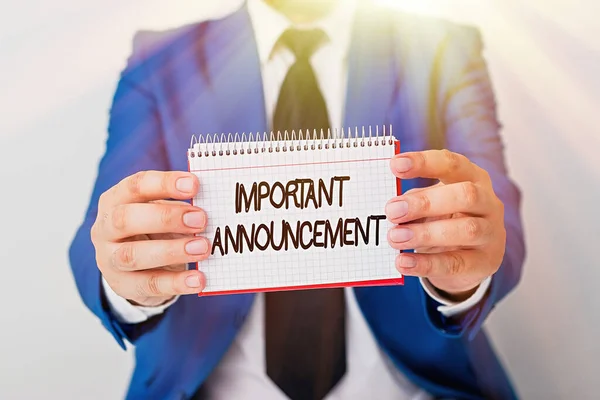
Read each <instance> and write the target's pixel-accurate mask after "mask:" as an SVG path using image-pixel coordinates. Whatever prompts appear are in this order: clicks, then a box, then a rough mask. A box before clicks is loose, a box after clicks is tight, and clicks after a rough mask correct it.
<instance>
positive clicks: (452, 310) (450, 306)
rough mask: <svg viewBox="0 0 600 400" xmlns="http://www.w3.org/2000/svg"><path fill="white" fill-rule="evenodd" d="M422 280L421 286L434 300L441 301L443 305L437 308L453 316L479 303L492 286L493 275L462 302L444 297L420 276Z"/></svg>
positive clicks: (445, 314)
mask: <svg viewBox="0 0 600 400" xmlns="http://www.w3.org/2000/svg"><path fill="white" fill-rule="evenodd" d="M419 280H420V281H421V286H423V290H425V293H427V294H428V295H429V297H431V298H432V299H433V300H435V301H437V302H438V303H441V304H442V305H440V306H438V308H437V310H438V311H439V312H440V313H442V314H443V315H444V316H445V317H448V318H449V317H453V316H455V315H458V314H461V313H463V312H465V311H467V310H469V309H470V308H472V307H473V306H475V305H477V303H479V302H480V301H481V300H482V299H483V297H484V296H485V292H487V290H488V288H489V287H490V283H491V282H492V277H491V276H489V277H487V278H486V279H485V280H484V281H483V282H481V283H480V284H479V287H478V288H477V290H476V291H475V293H473V294H472V295H471V297H469V298H468V299H466V300H464V301H460V302H456V301H450V300H448V299H447V298H445V297H443V296H442V295H441V294H440V292H439V291H438V290H437V289H436V288H435V287H434V286H433V285H432V284H431V282H429V280H428V279H427V278H419Z"/></svg>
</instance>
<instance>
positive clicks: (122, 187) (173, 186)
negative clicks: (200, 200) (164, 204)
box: [100, 171, 199, 207]
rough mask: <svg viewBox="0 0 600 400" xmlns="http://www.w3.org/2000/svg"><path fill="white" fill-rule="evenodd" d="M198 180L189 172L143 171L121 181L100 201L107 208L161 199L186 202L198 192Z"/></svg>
mask: <svg viewBox="0 0 600 400" xmlns="http://www.w3.org/2000/svg"><path fill="white" fill-rule="evenodd" d="M198 187H199V182H198V178H197V177H196V176H195V175H194V174H192V173H189V172H179V171H173V172H162V171H141V172H138V173H136V174H133V175H131V176H128V177H127V178H125V179H123V180H121V181H120V182H119V183H118V184H117V185H115V186H113V187H112V188H111V189H109V190H108V191H107V192H106V193H104V194H103V195H102V197H101V199H100V201H101V203H102V205H103V206H105V207H110V206H114V205H117V204H126V203H142V202H148V201H152V200H160V199H169V198H172V199H177V200H185V199H190V198H192V197H193V196H194V195H195V194H196V193H197V192H198Z"/></svg>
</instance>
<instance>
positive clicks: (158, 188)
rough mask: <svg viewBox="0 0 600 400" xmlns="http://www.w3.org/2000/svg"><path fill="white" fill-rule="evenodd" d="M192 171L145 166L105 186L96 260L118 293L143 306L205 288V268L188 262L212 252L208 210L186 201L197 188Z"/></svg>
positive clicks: (96, 234)
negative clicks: (205, 235)
mask: <svg viewBox="0 0 600 400" xmlns="http://www.w3.org/2000/svg"><path fill="white" fill-rule="evenodd" d="M198 187H199V182H198V178H196V176H195V175H194V174H191V173H188V172H159V171H144V172H138V173H136V174H134V175H131V176H128V177H127V178H125V179H123V180H122V181H121V182H119V183H118V184H116V185H115V186H113V187H112V188H110V189H109V190H107V191H106V192H104V193H103V194H102V195H101V196H100V200H99V203H98V216H97V218H96V221H95V222H94V225H93V226H92V229H91V237H92V243H93V244H94V247H95V249H96V262H97V264H98V268H99V269H100V272H101V273H102V275H103V276H104V279H105V280H106V282H107V283H108V284H109V285H110V287H111V288H112V289H113V290H114V291H115V293H117V294H118V295H119V296H121V297H123V298H125V299H127V300H129V301H130V302H132V303H134V304H138V305H143V306H149V307H151V306H157V305H160V304H162V303H165V302H167V301H169V300H170V299H172V298H173V297H174V296H176V295H181V294H195V293H196V294H197V293H199V292H201V291H202V290H203V289H204V286H205V277H204V274H202V273H201V272H200V271H197V270H187V263H188V262H196V261H201V260H205V259H206V258H207V257H208V256H209V254H210V243H209V241H208V240H207V239H206V238H203V237H197V236H194V234H197V233H199V232H202V231H203V230H204V228H205V227H206V222H207V216H206V213H205V212H204V211H203V210H202V209H200V208H198V207H194V206H192V205H190V204H188V203H185V202H183V201H167V200H164V199H178V200H187V199H191V198H192V197H194V196H195V195H196V193H197V192H198Z"/></svg>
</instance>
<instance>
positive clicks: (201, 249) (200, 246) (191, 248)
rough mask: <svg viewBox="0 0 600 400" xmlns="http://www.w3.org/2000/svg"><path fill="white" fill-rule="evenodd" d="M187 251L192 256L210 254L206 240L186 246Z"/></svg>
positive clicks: (196, 241)
mask: <svg viewBox="0 0 600 400" xmlns="http://www.w3.org/2000/svg"><path fill="white" fill-rule="evenodd" d="M185 251H186V252H187V253H188V254H191V255H201V254H205V253H206V252H208V242H207V241H206V239H199V240H192V241H191V242H188V243H187V244H186V245H185Z"/></svg>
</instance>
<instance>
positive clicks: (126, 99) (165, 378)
mask: <svg viewBox="0 0 600 400" xmlns="http://www.w3.org/2000/svg"><path fill="white" fill-rule="evenodd" d="M481 51H482V45H481V41H480V36H479V34H478V32H477V31H476V30H475V29H473V28H469V27H463V26H457V25H453V24H450V23H447V22H444V21H440V20H434V19H429V18H425V17H415V16H408V15H404V14H401V13H396V12H390V11H389V10H385V11H378V10H374V9H370V10H362V11H360V12H359V13H358V18H357V21H356V22H355V26H354V28H353V38H352V45H351V49H350V54H349V80H348V91H347V102H346V106H345V120H344V122H345V124H344V126H355V125H358V126H360V125H377V124H393V126H394V134H395V135H396V137H397V138H398V139H399V140H400V141H401V143H402V149H403V151H414V150H422V149H427V148H432V147H442V146H443V147H446V148H448V149H450V150H452V151H456V152H459V153H462V154H465V155H466V156H467V157H469V158H470V159H471V160H472V161H473V162H475V163H477V164H479V165H480V166H481V167H482V168H484V169H486V170H487V171H488V172H489V174H490V175H491V178H492V180H493V184H494V188H495V190H496V193H497V194H498V196H499V197H500V198H501V200H503V202H504V204H505V215H506V229H507V236H508V239H507V240H508V242H507V246H506V253H505V257H504V262H503V264H502V266H501V268H500V270H499V271H498V273H497V274H496V275H495V276H494V278H493V280H492V284H491V287H490V289H489V291H488V293H487V294H486V297H485V299H484V300H483V301H482V302H481V303H480V304H479V305H478V306H477V307H475V308H473V309H471V310H470V311H469V312H467V313H466V314H465V315H462V316H460V317H459V318H452V319H447V318H444V317H443V316H442V315H441V314H440V313H439V312H437V310H436V306H437V304H436V303H435V302H434V301H433V300H431V299H430V298H428V297H427V296H426V295H425V294H424V292H423V289H422V287H421V286H420V284H419V282H418V280H417V279H414V278H407V279H406V284H405V285H404V286H398V287H372V288H369V287H365V288H356V289H354V290H355V293H356V297H357V299H358V303H359V305H360V308H361V310H362V312H363V314H364V316H365V318H366V320H367V321H368V323H369V325H370V327H371V330H372V332H373V334H374V336H375V338H376V339H377V342H378V343H379V345H380V346H381V348H382V349H383V350H384V351H385V352H386V353H387V355H388V356H389V357H390V358H391V360H393V362H394V363H395V365H396V367H397V368H398V369H399V370H400V371H402V373H404V374H405V375H406V376H407V377H408V378H409V379H410V380H412V381H413V382H414V383H415V384H417V385H419V386H421V387H423V388H424V389H426V390H427V391H429V392H430V393H432V394H434V395H436V396H439V397H452V398H459V399H479V398H498V399H509V398H514V397H515V394H514V392H513V389H512V387H511V384H510V382H509V379H508V377H507V375H506V374H505V372H504V370H503V368H502V366H501V365H500V363H499V361H498V359H497V358H496V356H495V354H494V352H493V349H492V347H491V346H490V343H489V342H488V339H487V338H486V336H485V334H484V333H483V331H482V330H481V325H482V323H483V322H484V320H485V319H486V317H487V316H488V315H489V313H490V312H491V310H492V309H493V308H494V306H495V305H496V304H497V303H498V301H500V300H501V299H502V298H503V297H504V296H505V295H506V294H507V293H508V292H509V291H510V290H512V289H513V288H514V286H515V285H516V283H517V282H518V280H519V277H520V273H521V265H522V262H523V258H524V244H523V238H522V232H521V223H520V218H519V210H518V209H519V202H520V195H519V191H518V190H517V188H516V187H515V186H514V185H513V183H511V181H510V180H509V178H508V177H507V174H506V170H505V166H504V162H503V146H502V143H501V139H500V137H499V134H498V131H499V124H498V122H497V120H496V115H495V104H494V96H493V93H492V88H491V85H490V81H489V79H488V74H487V71H486V66H485V63H484V60H483V58H482V54H481ZM267 126H268V124H267V121H266V118H265V110H264V100H263V91H262V82H261V73H260V65H259V60H258V55H257V49H256V44H255V42H254V36H253V32H252V26H251V23H250V20H249V16H248V14H247V10H246V9H245V8H244V7H242V8H241V9H240V10H239V11H237V12H235V13H234V14H232V15H230V16H227V17H225V18H223V19H219V20H212V21H207V22H202V23H199V24H193V25H189V26H186V27H183V28H180V29H177V30H174V31H169V32H160V33H153V32H142V33H139V34H138V35H136V38H135V40H134V51H133V53H132V56H131V57H130V59H129V62H128V65H127V67H126V68H125V69H124V71H123V73H122V76H121V79H120V81H119V84H118V88H117V90H116V94H115V96H114V103H113V106H112V108H111V112H110V124H109V136H108V141H107V147H106V153H105V154H104V156H103V158H102V160H101V162H100V166H99V171H98V178H97V181H96V184H95V188H94V191H93V194H92V198H91V201H90V205H89V209H88V211H87V214H86V215H85V219H84V221H83V223H82V225H81V227H80V229H79V230H78V232H77V234H76V236H75V238H74V240H73V243H72V245H71V248H70V260H71V266H72V270H73V274H74V277H75V280H76V283H77V287H78V289H79V292H80V294H81V297H82V299H83V301H84V302H85V304H86V306H87V307H88V308H89V309H90V310H91V311H92V312H93V313H94V314H95V315H96V316H97V317H98V318H99V320H100V321H101V322H102V324H103V325H104V327H105V328H106V329H107V330H108V331H109V332H110V333H111V334H112V335H113V336H114V338H115V339H116V341H117V342H118V343H119V344H120V345H121V346H122V347H123V348H125V347H124V340H128V341H130V342H132V343H133V344H134V345H135V347H136V352H135V357H136V368H135V371H134V373H133V376H132V379H131V385H130V388H129V391H128V394H127V397H128V398H130V399H149V398H151V399H173V398H186V397H188V396H190V395H191V394H192V393H194V392H195V390H196V389H197V388H198V387H199V386H201V384H202V383H203V382H204V380H205V379H206V378H207V376H208V375H209V374H210V373H211V371H212V370H213V368H214V367H215V366H216V365H217V364H218V363H219V360H220V358H221V357H222V356H223V355H224V353H225V352H226V350H227V349H228V346H229V345H230V344H231V342H232V340H233V339H234V337H235V336H236V333H237V332H238V330H239V329H240V326H241V325H242V324H243V322H244V319H245V317H246V315H247V314H248V311H249V309H250V306H251V304H252V301H253V299H254V296H253V295H252V294H244V295H235V296H217V297H202V298H198V297H197V296H186V297H182V298H180V299H179V300H178V301H177V302H176V303H175V304H174V305H173V306H172V307H171V308H169V309H168V310H167V311H166V312H165V313H164V314H163V315H161V316H158V317H155V318H152V319H151V320H149V321H147V322H145V323H142V324H137V325H126V324H121V323H119V322H117V321H116V320H115V318H114V316H113V315H111V313H110V310H109V308H108V306H107V303H106V299H105V298H104V296H103V293H102V290H101V276H100V273H99V271H98V268H97V266H96V261H95V251H94V247H93V245H92V243H91V241H90V228H91V226H92V224H93V223H94V220H95V218H96V213H97V204H98V198H99V196H100V194H101V193H102V192H104V191H106V190H107V189H109V188H110V187H111V186H113V185H114V184H116V183H117V182H118V181H119V180H121V179H122V178H124V177H125V176H128V175H130V174H132V173H134V172H136V171H140V170H150V169H153V170H187V159H186V150H187V148H188V145H189V141H190V137H191V135H192V134H197V133H199V132H206V133H210V132H243V131H245V132H249V131H254V132H255V131H265V130H266V129H267ZM390 176H391V175H390ZM426 184H428V182H425V181H420V180H411V181H405V182H404V184H403V189H404V190H407V189H410V188H412V187H416V186H422V185H426Z"/></svg>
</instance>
